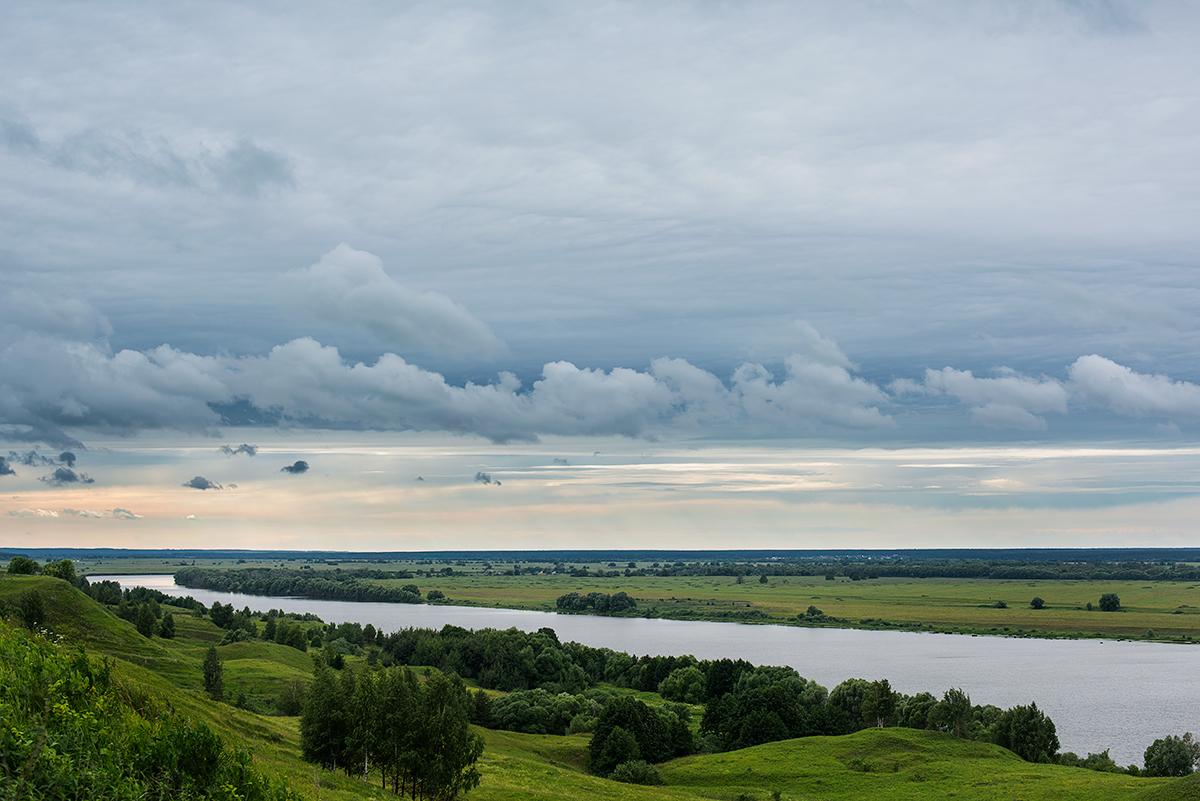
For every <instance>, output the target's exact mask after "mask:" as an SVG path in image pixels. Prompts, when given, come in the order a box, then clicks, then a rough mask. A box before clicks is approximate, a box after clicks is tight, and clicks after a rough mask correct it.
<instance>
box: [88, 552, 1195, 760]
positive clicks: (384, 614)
mask: <svg viewBox="0 0 1200 801" xmlns="http://www.w3.org/2000/svg"><path fill="white" fill-rule="evenodd" d="M89 579H90V580H92V581H101V580H103V579H111V580H113V581H118V582H120V583H121V584H122V586H125V587H133V586H141V587H151V588H153V589H156V590H160V591H162V592H166V593H170V594H172V595H190V596H192V597H193V598H195V599H196V600H198V601H200V602H201V603H203V604H205V605H206V606H207V605H211V604H212V603H213V602H214V601H220V602H221V603H231V604H233V605H234V607H235V608H237V609H241V608H242V607H246V606H248V607H250V609H252V610H255V611H265V610H267V609H282V610H284V611H285V612H311V613H313V614H315V615H319V616H320V617H321V619H322V620H324V621H326V622H333V623H340V622H344V621H354V622H358V623H362V624H364V625H365V624H367V623H372V624H374V625H375V627H376V628H382V629H383V630H384V631H395V630H396V629H401V628H408V627H419V628H440V627H441V626H443V625H446V624H451V625H455V626H462V627H463V628H468V629H481V628H499V629H504V628H510V627H512V628H518V629H522V630H525V631H536V630H537V629H539V628H542V627H543V626H548V627H550V628H552V629H554V630H555V631H556V632H557V633H558V636H559V639H560V640H562V641H563V642H567V641H572V640H573V641H576V642H581V643H584V644H587V645H592V646H598V647H600V646H602V647H608V648H612V649H614V650H618V651H626V652H629V653H632V654H638V655H640V654H694V655H695V656H696V657H698V658H701V659H715V658H719V657H729V658H734V659H736V658H741V659H746V660H749V661H750V662H753V663H755V664H760V665H788V666H790V667H793V668H795V669H796V670H797V671H799V672H800V675H802V676H806V677H809V678H812V679H815V680H817V681H818V682H820V683H821V684H823V685H825V686H826V687H830V688H832V687H833V686H834V685H835V684H837V683H838V682H840V681H841V680H842V679H845V678H849V677H852V676H858V677H862V678H866V679H876V678H886V679H888V680H889V681H890V682H891V683H892V686H893V687H894V688H895V689H897V690H901V691H903V692H906V693H914V692H920V691H922V690H928V691H930V692H932V693H934V694H935V695H940V694H941V692H942V691H943V690H946V689H947V688H950V687H962V688H963V689H964V690H966V691H967V693H968V694H969V695H970V696H971V700H973V701H974V702H975V703H988V704H995V705H996V706H1000V707H1008V706H1012V705H1014V704H1024V703H1029V702H1030V701H1035V702H1037V705H1038V706H1039V707H1040V708H1041V709H1043V710H1044V711H1045V712H1046V713H1047V714H1048V715H1050V717H1051V718H1053V719H1054V722H1055V724H1056V725H1057V727H1058V736H1059V739H1060V740H1061V741H1062V747H1063V750H1067V751H1075V752H1077V753H1079V754H1080V755H1082V754H1085V753H1087V752H1090V751H1100V750H1103V749H1105V748H1108V749H1110V751H1111V754H1112V756H1113V758H1114V759H1115V760H1117V762H1118V764H1122V765H1126V764H1130V763H1138V764H1141V762H1142V752H1143V751H1144V750H1145V748H1146V746H1147V745H1149V744H1150V743H1151V742H1152V741H1154V740H1155V739H1157V738H1159V737H1162V736H1164V735H1167V734H1182V733H1183V732H1185V731H1194V732H1197V733H1200V646H1188V645H1170V644H1166V643H1148V642H1121V641H1114V640H1038V639H1018V638H1006V637H971V636H965V635H956V634H926V633H913V632H892V631H858V630H854V629H808V628H796V627H791V626H770V625H747V624H740V623H707V622H697V621H679V620H650V619H645V618H611V617H594V616H588V615H557V614H553V613H550V612H531V611H525V610H518V609H494V608H483V607H469V606H443V605H436V606H434V605H425V604H390V603H370V602H355V601H322V600H309V599H305V598H280V597H272V596H263V595H245V594H241V593H227V592H213V591H210V590H197V589H189V588H187V587H180V586H178V585H177V584H175V579H174V577H173V576H170V575H143V576H89Z"/></svg>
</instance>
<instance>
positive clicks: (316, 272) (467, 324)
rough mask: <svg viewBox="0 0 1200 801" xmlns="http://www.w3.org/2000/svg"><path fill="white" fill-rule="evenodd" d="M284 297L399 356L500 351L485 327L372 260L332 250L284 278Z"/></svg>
mask: <svg viewBox="0 0 1200 801" xmlns="http://www.w3.org/2000/svg"><path fill="white" fill-rule="evenodd" d="M285 282H286V287H287V292H288V294H289V295H290V296H291V297H293V298H294V299H295V300H296V301H298V302H299V303H300V304H301V305H302V306H304V307H305V308H306V309H307V310H308V311H309V312H310V313H311V314H313V315H315V316H317V317H319V318H322V319H325V320H328V321H332V322H336V323H342V324H345V325H350V326H357V327H361V328H365V329H366V330H368V331H370V332H371V333H372V334H374V335H375V336H376V337H378V339H379V340H380V342H382V343H384V345H385V346H386V347H388V348H389V349H393V350H395V351H397V352H400V353H410V354H411V353H413V352H414V351H415V352H422V353H435V354H442V355H448V356H452V357H458V358H462V357H472V358H474V359H477V360H482V361H486V360H489V359H493V358H495V357H497V356H499V355H502V354H504V353H505V352H506V348H505V346H504V343H502V342H501V341H500V340H499V339H498V338H497V337H496V335H495V334H493V333H492V331H491V329H489V328H488V326H487V325H486V324H485V323H483V322H482V321H480V320H479V319H478V318H476V317H475V316H474V315H473V314H471V313H470V312H469V311H467V310H466V309H465V308H464V307H463V306H461V305H459V304H458V303H456V302H454V301H453V300H451V299H450V298H448V297H446V296H445V295H442V294H439V293H437V292H421V291H417V290H413V289H410V288H408V287H405V286H403V285H402V284H400V283H398V282H396V281H395V280H393V279H392V277H391V276H389V275H388V274H387V273H386V272H384V269H383V262H382V261H381V260H380V259H379V257H378V256H375V255H374V254H372V253H367V252H366V251H362V250H355V249H354V248H352V247H350V246H349V245H346V244H344V243H343V244H341V245H338V246H337V247H336V248H334V249H333V250H331V251H329V252H328V253H326V254H325V255H324V256H322V257H321V259H320V260H319V261H317V262H316V263H315V264H313V265H312V266H310V267H307V268H304V269H302V270H296V271H294V272H290V273H288V274H287V275H286V276H285Z"/></svg>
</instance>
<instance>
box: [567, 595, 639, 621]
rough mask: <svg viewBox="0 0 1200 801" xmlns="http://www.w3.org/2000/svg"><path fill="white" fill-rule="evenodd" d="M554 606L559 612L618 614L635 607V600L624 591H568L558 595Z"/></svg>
mask: <svg viewBox="0 0 1200 801" xmlns="http://www.w3.org/2000/svg"><path fill="white" fill-rule="evenodd" d="M554 608H555V609H557V610H558V611H560V612H575V613H580V612H583V613H588V614H593V615H619V614H621V613H622V612H628V611H629V610H631V609H636V608H637V601H635V600H634V599H633V598H631V597H630V596H629V594H628V593H625V592H614V593H612V594H609V593H605V592H589V593H588V594H587V595H583V594H581V593H578V592H568V593H567V594H566V595H560V596H558V599H557V600H555V602H554Z"/></svg>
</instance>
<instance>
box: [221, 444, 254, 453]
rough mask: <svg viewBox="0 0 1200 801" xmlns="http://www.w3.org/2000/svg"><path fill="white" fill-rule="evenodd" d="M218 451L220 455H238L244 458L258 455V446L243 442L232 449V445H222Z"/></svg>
mask: <svg viewBox="0 0 1200 801" xmlns="http://www.w3.org/2000/svg"><path fill="white" fill-rule="evenodd" d="M220 451H221V453H223V454H225V455H226V456H237V455H238V454H245V455H246V456H255V455H256V454H257V453H258V446H257V445H248V444H246V443H245V442H243V443H242V444H241V445H238V446H237V447H234V446H232V445H222V446H221V447H220Z"/></svg>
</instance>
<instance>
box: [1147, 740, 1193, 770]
mask: <svg viewBox="0 0 1200 801" xmlns="http://www.w3.org/2000/svg"><path fill="white" fill-rule="evenodd" d="M1144 760H1145V764H1146V773H1147V774H1148V775H1150V776H1187V775H1189V774H1191V773H1192V772H1193V771H1194V770H1195V769H1196V766H1197V765H1198V764H1200V742H1197V741H1196V738H1195V737H1193V736H1192V733H1191V732H1188V733H1187V734H1185V735H1183V736H1182V737H1176V736H1174V735H1172V736H1169V737H1163V738H1161V739H1159V740H1155V741H1154V742H1153V743H1151V744H1150V747H1149V748H1147V749H1146V755H1145V757H1144Z"/></svg>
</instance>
